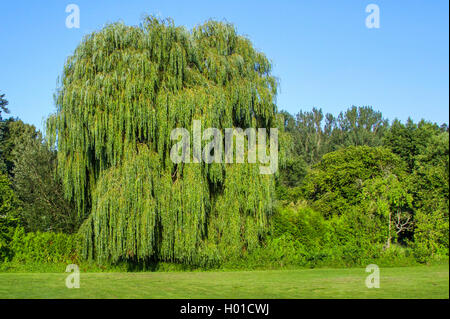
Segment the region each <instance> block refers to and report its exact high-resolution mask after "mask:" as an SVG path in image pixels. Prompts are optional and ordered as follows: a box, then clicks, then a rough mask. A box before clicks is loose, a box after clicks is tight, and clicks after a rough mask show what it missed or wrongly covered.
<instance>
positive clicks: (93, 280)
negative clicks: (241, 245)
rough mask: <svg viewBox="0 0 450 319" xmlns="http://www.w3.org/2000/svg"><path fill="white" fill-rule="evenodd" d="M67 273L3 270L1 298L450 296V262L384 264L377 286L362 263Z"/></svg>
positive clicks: (0, 274)
mask: <svg viewBox="0 0 450 319" xmlns="http://www.w3.org/2000/svg"><path fill="white" fill-rule="evenodd" d="M67 275H68V274H66V273H0V298H193V299H195V298H224V299H232V298H251V299H253V298H449V268H448V265H434V266H416V267H397V268H380V278H381V280H380V286H381V287H380V288H379V289H376V288H372V289H368V288H367V287H366V286H365V278H366V276H367V275H368V273H366V272H365V269H364V268H349V269H304V270H267V271H236V272H166V273H164V272H140V273H81V277H80V288H79V289H76V288H74V289H68V288H66V286H65V279H66V276H67Z"/></svg>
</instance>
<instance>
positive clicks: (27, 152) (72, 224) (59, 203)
mask: <svg viewBox="0 0 450 319" xmlns="http://www.w3.org/2000/svg"><path fill="white" fill-rule="evenodd" d="M15 153H16V156H15V159H14V169H13V173H14V178H13V186H14V191H15V194H16V196H17V198H18V201H19V204H20V207H21V211H20V215H19V216H20V219H21V224H22V225H23V226H24V227H25V230H26V231H34V232H35V231H53V232H65V233H73V232H75V231H76V230H78V227H79V219H78V218H77V214H76V210H75V207H74V206H73V205H71V203H70V202H68V201H67V200H66V199H65V198H64V192H63V187H62V183H61V180H60V179H59V177H58V176H57V175H56V152H55V151H52V150H49V148H48V147H47V146H46V145H45V143H44V142H43V140H42V139H41V138H29V139H28V140H25V141H22V142H21V143H20V144H18V145H17V146H16V148H15Z"/></svg>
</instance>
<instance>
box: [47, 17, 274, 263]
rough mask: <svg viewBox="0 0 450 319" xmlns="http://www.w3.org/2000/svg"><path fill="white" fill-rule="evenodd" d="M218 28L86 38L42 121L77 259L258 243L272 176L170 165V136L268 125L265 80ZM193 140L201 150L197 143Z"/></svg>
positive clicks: (188, 254)
mask: <svg viewBox="0 0 450 319" xmlns="http://www.w3.org/2000/svg"><path fill="white" fill-rule="evenodd" d="M270 72H271V64H270V63H269V61H268V60H267V58H266V57H265V56H264V54H262V53H260V52H258V51H257V50H255V49H254V48H253V46H252V44H251V42H250V41H249V40H248V39H246V38H245V37H242V36H239V35H237V33H236V31H235V29H234V27H233V26H232V25H230V24H226V23H221V22H215V21H209V22H207V23H205V24H204V25H201V26H198V27H196V28H194V29H193V30H192V31H188V30H186V29H185V28H183V27H177V26H175V25H174V24H173V22H172V21H170V20H159V19H156V18H152V17H148V18H146V19H145V20H144V23H143V24H142V25H141V26H140V27H129V26H125V25H123V24H112V25H108V26H106V27H105V28H103V29H102V30H101V31H99V32H95V33H92V34H91V35H89V36H87V37H86V38H85V39H84V40H83V41H82V43H81V44H80V45H79V46H78V47H77V48H76V50H75V52H74V54H73V56H71V57H70V58H69V59H68V61H67V63H66V65H65V68H64V72H63V76H62V79H61V88H60V90H59V91H58V94H57V112H56V113H55V114H54V115H52V116H51V117H50V118H49V119H48V122H47V130H48V132H47V136H49V137H51V138H52V141H53V142H56V145H57V149H58V171H59V174H60V175H61V177H62V179H63V183H64V187H65V192H66V194H67V196H68V197H69V198H70V199H72V200H74V201H75V202H76V204H77V208H78V211H79V214H80V217H81V218H86V221H85V222H84V224H83V226H82V228H81V229H80V232H81V233H82V234H83V235H84V238H85V245H84V247H85V254H86V257H88V258H98V259H99V260H111V261H117V260H120V259H132V260H136V259H144V260H145V259H154V260H165V261H175V262H182V263H187V264H206V263H211V262H215V261H217V260H221V259H223V258H229V257H231V256H237V255H239V254H241V253H242V252H244V251H246V250H251V249H254V248H255V247H257V246H258V244H259V239H260V236H261V235H262V234H263V233H264V231H265V229H266V225H267V216H268V215H269V214H270V212H271V210H272V198H273V193H274V186H273V176H271V175H261V174H260V173H259V169H258V164H250V163H244V164H235V163H234V164H224V163H211V164H206V163H204V162H202V163H200V164H197V163H191V164H185V163H180V164H174V163H173V162H172V161H171V160H170V156H169V154H170V149H171V146H172V145H173V144H174V142H173V141H171V140H170V133H171V130H172V129H174V128H177V127H182V128H186V129H188V130H189V131H191V126H192V122H193V120H200V121H201V125H202V127H214V128H218V129H224V128H232V127H240V128H248V127H264V128H269V127H274V125H275V113H276V106H275V103H274V99H275V96H276V90H277V85H276V80H275V78H274V77H272V76H271V74H270ZM203 143H204V142H203Z"/></svg>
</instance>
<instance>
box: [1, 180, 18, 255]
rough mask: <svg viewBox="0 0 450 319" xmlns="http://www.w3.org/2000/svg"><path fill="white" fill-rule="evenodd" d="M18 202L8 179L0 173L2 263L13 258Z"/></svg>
mask: <svg viewBox="0 0 450 319" xmlns="http://www.w3.org/2000/svg"><path fill="white" fill-rule="evenodd" d="M17 214H18V207H17V200H16V197H15V195H14V192H13V190H12V189H11V183H10V181H9V179H8V177H7V176H6V175H5V174H3V173H1V172H0V261H3V260H4V259H5V258H10V257H11V256H12V253H11V249H10V242H11V239H12V237H13V235H14V231H15V229H16V227H17V226H18V219H17Z"/></svg>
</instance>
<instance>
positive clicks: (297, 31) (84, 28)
mask: <svg viewBox="0 0 450 319" xmlns="http://www.w3.org/2000/svg"><path fill="white" fill-rule="evenodd" d="M70 3H74V4H77V5H78V6H79V8H80V18H81V19H80V28H79V29H68V28H66V26H65V20H66V17H67V15H68V13H66V12H65V8H66V6H67V5H68V4H70ZM370 3H375V4H377V5H378V6H379V8H380V28H379V29H368V28H366V26H365V19H366V16H367V15H368V13H366V12H365V8H366V6H367V5H368V4H370ZM448 12H449V7H448V1H447V0H442V1H438V0H433V1H426V0H423V1H414V0H410V1H400V0H395V1H394V0H390V1H375V0H368V1H359V0H341V1H336V0H330V1H320V0H303V1H263V0H257V1H247V0H239V1H211V0H208V1H206V0H205V1H195V0H189V1H170V0H166V1H156V0H147V1H141V0H128V1H123V0H122V1H111V0H109V1H100V0H95V1H94V0H86V1H85V0H69V1H64V0H45V1H22V0H16V1H5V0H4V1H2V3H1V5H0V41H1V49H0V91H1V92H2V93H6V97H7V99H8V100H9V101H10V106H9V107H10V109H11V115H12V116H18V117H19V118H21V119H22V120H23V121H25V122H27V123H31V124H34V125H35V126H37V127H38V128H39V129H42V127H43V125H42V123H43V119H44V118H46V117H47V116H48V115H49V114H50V113H52V112H53V111H54V110H55V106H54V102H53V93H54V92H55V88H56V86H57V77H58V76H59V75H60V74H61V72H62V69H63V65H64V63H65V60H66V58H67V57H68V56H69V55H71V54H72V52H73V51H74V49H75V48H76V46H77V45H78V44H79V42H80V41H81V39H82V37H83V35H85V34H88V33H91V32H93V31H95V30H98V29H100V28H101V27H102V26H104V24H105V23H109V22H115V21H119V20H121V21H123V22H124V23H126V24H128V25H138V24H139V23H140V21H141V18H142V16H143V15H144V14H146V13H147V14H156V15H160V16H161V17H172V18H173V19H174V20H175V23H176V24H177V25H185V26H186V27H188V28H189V29H190V28H192V27H193V26H195V25H197V24H200V23H203V22H204V21H206V20H207V19H209V18H214V19H218V20H223V19H225V20H227V21H228V22H232V23H234V24H235V26H236V27H237V29H238V32H239V33H240V34H244V35H246V36H248V37H249V38H250V39H251V40H252V42H253V43H254V45H255V47H256V48H257V49H259V50H261V51H263V52H264V53H265V54H266V55H267V56H268V57H269V59H271V60H272V62H273V65H274V69H273V74H274V75H275V76H277V77H278V78H279V80H280V84H281V88H280V89H281V90H280V93H279V95H278V99H277V104H278V107H279V109H284V110H287V111H289V112H290V113H297V112H298V111H299V110H310V109H311V108H312V107H320V108H322V109H323V110H324V112H330V113H333V114H337V113H338V112H339V111H341V110H345V109H346V108H347V107H349V106H351V105H371V106H373V108H374V109H377V110H380V111H382V112H383V114H384V116H385V117H387V118H389V119H390V120H393V119H394V118H399V119H400V120H402V121H405V120H406V119H407V118H408V116H411V117H412V118H413V119H414V120H415V121H417V120H420V119H421V118H425V119H427V120H430V121H433V122H438V123H443V122H446V123H448V117H449V110H448V108H449V89H448V85H449V42H448V41H449V39H448V38H449V34H448V32H449V31H448V30H449V16H448Z"/></svg>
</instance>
